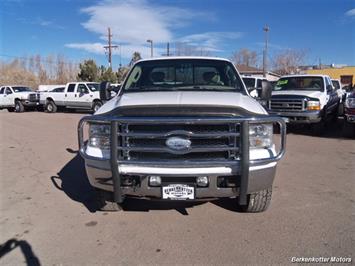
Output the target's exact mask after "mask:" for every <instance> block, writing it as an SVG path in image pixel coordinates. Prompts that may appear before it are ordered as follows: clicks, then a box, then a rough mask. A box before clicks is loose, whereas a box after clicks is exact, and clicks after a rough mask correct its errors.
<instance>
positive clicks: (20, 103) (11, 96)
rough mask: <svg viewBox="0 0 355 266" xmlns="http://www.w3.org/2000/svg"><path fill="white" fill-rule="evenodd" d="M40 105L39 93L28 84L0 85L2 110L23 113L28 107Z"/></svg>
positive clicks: (0, 107)
mask: <svg viewBox="0 0 355 266" xmlns="http://www.w3.org/2000/svg"><path fill="white" fill-rule="evenodd" d="M38 106H39V94H38V93H35V92H34V91H33V90H32V89H31V88H29V87H26V86H17V85H16V86H9V85H8V86H2V87H0V110H1V109H7V110H8V111H9V112H13V111H15V112H17V113H22V112H23V111H25V110H26V109H28V108H33V107H38Z"/></svg>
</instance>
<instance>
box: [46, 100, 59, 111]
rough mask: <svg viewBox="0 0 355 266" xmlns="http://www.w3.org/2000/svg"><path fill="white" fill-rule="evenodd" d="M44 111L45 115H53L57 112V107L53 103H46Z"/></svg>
mask: <svg viewBox="0 0 355 266" xmlns="http://www.w3.org/2000/svg"><path fill="white" fill-rule="evenodd" d="M45 110H46V112H47V113H55V112H57V106H56V105H55V103H54V102H53V101H48V102H47V104H46V106H45Z"/></svg>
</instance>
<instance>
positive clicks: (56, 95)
mask: <svg viewBox="0 0 355 266" xmlns="http://www.w3.org/2000/svg"><path fill="white" fill-rule="evenodd" d="M99 86H100V85H99V83H95V82H71V83H67V84H66V85H65V88H64V90H63V91H61V90H54V91H50V92H42V93H41V94H40V104H42V105H43V106H44V110H45V111H46V112H48V113H54V112H56V111H57V108H58V107H64V108H71V109H87V110H93V111H94V112H95V111H97V110H98V109H99V108H100V107H101V106H102V101H101V100H100V92H99Z"/></svg>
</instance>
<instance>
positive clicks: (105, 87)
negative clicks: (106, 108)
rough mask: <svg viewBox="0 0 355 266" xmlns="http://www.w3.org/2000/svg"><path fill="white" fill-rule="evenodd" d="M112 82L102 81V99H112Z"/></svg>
mask: <svg viewBox="0 0 355 266" xmlns="http://www.w3.org/2000/svg"><path fill="white" fill-rule="evenodd" d="M110 87H111V85H110V82H107V81H103V82H101V83H100V100H101V101H108V100H110V99H111V91H110Z"/></svg>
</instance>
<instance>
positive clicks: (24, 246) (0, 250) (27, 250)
mask: <svg viewBox="0 0 355 266" xmlns="http://www.w3.org/2000/svg"><path fill="white" fill-rule="evenodd" d="M17 247H19V248H20V249H21V251H22V253H23V256H24V257H25V262H26V265H31V266H39V265H41V263H40V261H39V259H38V257H37V256H36V255H35V254H34V253H33V250H32V247H31V245H30V244H29V243H28V242H27V241H26V240H17V239H15V238H12V239H9V240H8V241H6V242H5V243H4V244H1V245H0V259H1V258H2V257H3V256H5V255H6V254H8V253H9V252H11V251H12V250H14V249H15V248H17Z"/></svg>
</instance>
